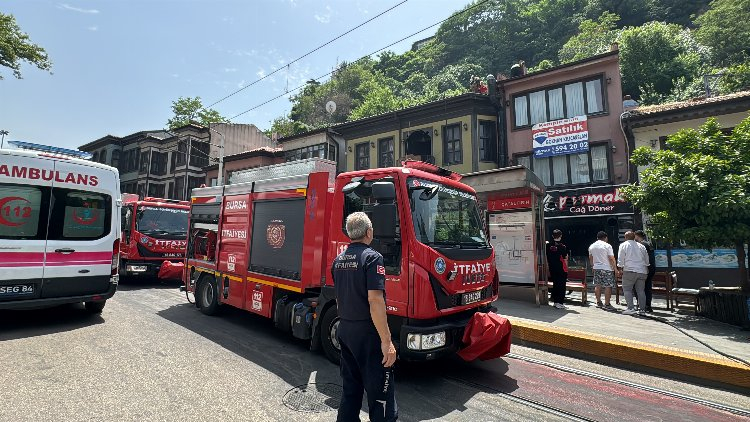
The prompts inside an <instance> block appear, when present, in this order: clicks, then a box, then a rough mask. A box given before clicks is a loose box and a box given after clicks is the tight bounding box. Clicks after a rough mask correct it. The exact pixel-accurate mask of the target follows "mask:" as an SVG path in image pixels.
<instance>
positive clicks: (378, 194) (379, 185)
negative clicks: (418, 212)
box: [372, 182, 396, 204]
mask: <svg viewBox="0 0 750 422" xmlns="http://www.w3.org/2000/svg"><path fill="white" fill-rule="evenodd" d="M372 197H373V199H375V200H376V201H378V203H380V204H392V203H393V202H394V201H395V200H396V185H394V184H393V182H375V183H373V184H372Z"/></svg>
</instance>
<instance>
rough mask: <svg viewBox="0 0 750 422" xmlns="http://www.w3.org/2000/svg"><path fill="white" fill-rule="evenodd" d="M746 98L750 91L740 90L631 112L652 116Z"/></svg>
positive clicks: (636, 114) (635, 109)
mask: <svg viewBox="0 0 750 422" xmlns="http://www.w3.org/2000/svg"><path fill="white" fill-rule="evenodd" d="M745 98H747V99H750V91H740V92H735V93H732V94H727V95H720V96H717V97H711V98H703V97H701V98H693V99H690V100H687V101H678V102H674V103H667V104H655V105H649V106H641V107H638V108H634V109H632V110H630V113H631V115H633V116H650V115H654V114H657V113H663V112H669V111H675V110H681V109H688V108H693V107H698V106H703V105H710V104H721V103H723V102H729V101H732V100H738V99H745Z"/></svg>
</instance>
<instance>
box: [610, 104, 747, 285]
mask: <svg viewBox="0 0 750 422" xmlns="http://www.w3.org/2000/svg"><path fill="white" fill-rule="evenodd" d="M667 145H668V146H669V148H668V149H663V150H659V151H652V150H651V149H649V148H646V147H641V148H638V149H636V150H635V151H634V152H633V157H632V160H631V161H632V162H633V163H634V164H635V165H638V166H648V168H647V169H645V170H644V171H643V172H641V181H640V184H638V185H631V186H628V187H626V188H625V189H624V194H625V197H626V198H627V199H628V200H630V201H632V202H633V204H634V205H635V206H636V207H638V208H640V209H642V210H643V211H645V212H646V213H648V214H649V215H650V216H651V218H652V220H651V221H652V225H653V233H654V235H655V236H657V237H661V238H664V239H667V240H670V241H673V242H674V241H677V240H685V241H687V242H688V243H689V244H691V245H694V246H697V247H705V248H712V247H717V246H726V245H733V246H734V247H735V249H736V250H737V257H738V260H739V267H740V285H741V287H742V288H743V290H745V291H746V292H750V282H749V281H748V273H747V264H746V262H745V260H746V257H745V249H744V245H745V243H746V242H747V240H748V239H750V195H748V192H750V118H746V119H745V120H743V121H742V122H741V123H740V124H739V125H737V127H735V128H734V130H733V131H732V133H731V135H727V134H725V133H724V132H723V131H722V129H721V127H720V126H719V124H718V123H717V122H716V120H714V119H713V118H712V119H709V120H708V121H707V122H706V123H705V124H704V125H703V126H701V127H700V128H699V129H698V130H694V129H683V130H681V131H679V132H677V133H676V134H674V135H672V136H670V137H669V138H668V140H667Z"/></svg>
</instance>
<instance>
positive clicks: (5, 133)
mask: <svg viewBox="0 0 750 422" xmlns="http://www.w3.org/2000/svg"><path fill="white" fill-rule="evenodd" d="M8 133H10V132H8V131H7V130H5V129H2V130H0V135H2V139H0V148H2V147H3V144H5V135H7V134H8Z"/></svg>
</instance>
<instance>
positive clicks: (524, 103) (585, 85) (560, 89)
mask: <svg viewBox="0 0 750 422" xmlns="http://www.w3.org/2000/svg"><path fill="white" fill-rule="evenodd" d="M603 86H604V82H603V77H602V76H598V77H596V78H587V79H584V80H580V81H573V82H568V83H567V84H561V85H557V86H552V87H549V88H546V89H542V90H538V91H534V92H529V93H526V94H519V95H514V96H513V113H514V115H515V119H514V120H515V128H520V127H525V126H530V125H533V124H536V123H540V122H548V121H553V120H559V119H564V118H566V117H567V118H570V117H575V116H583V115H593V114H599V113H603V112H605V111H606V110H605V107H604V106H605V101H604V88H603Z"/></svg>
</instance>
